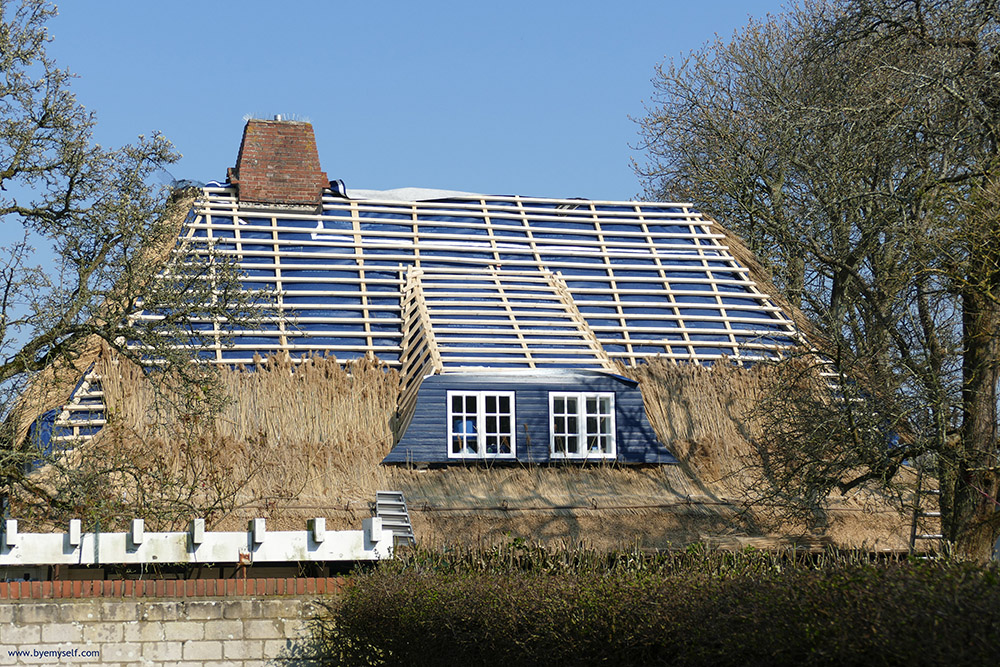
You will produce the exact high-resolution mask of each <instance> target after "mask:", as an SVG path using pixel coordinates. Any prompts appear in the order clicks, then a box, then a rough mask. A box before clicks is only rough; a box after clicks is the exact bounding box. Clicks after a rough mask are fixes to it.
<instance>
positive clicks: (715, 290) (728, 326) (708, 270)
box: [692, 220, 743, 366]
mask: <svg viewBox="0 0 1000 667" xmlns="http://www.w3.org/2000/svg"><path fill="white" fill-rule="evenodd" d="M692 224H694V221H693V220H692ZM702 228H703V229H704V230H706V231H708V230H709V229H710V228H711V222H707V223H706V224H705V225H704V226H703V227H702ZM695 243H696V244H698V246H699V247H702V246H704V245H709V246H713V247H714V249H716V250H718V249H719V247H720V245H721V244H719V243H718V242H716V241H714V240H708V241H704V240H703V239H700V238H695ZM719 254H720V255H721V254H722V252H721V250H719ZM727 263H728V264H735V262H732V261H727ZM702 264H703V265H704V266H705V275H706V276H708V285H709V287H710V288H711V291H712V295H713V296H714V297H715V305H716V306H717V307H718V309H719V315H721V317H722V323H723V327H724V328H725V330H726V332H727V333H726V337H727V338H728V339H729V342H730V345H731V346H732V350H733V354H732V356H733V358H734V359H735V360H736V363H738V364H739V365H740V366H742V365H743V361H742V360H741V359H740V358H739V354H740V350H739V348H738V347H737V346H736V336H735V335H734V334H733V326H732V323H731V322H730V320H729V316H728V314H727V312H726V308H725V305H724V304H723V302H722V296H721V294H720V293H719V286H718V285H716V284H715V274H714V273H713V272H712V266H711V264H709V263H708V258H707V257H705V256H704V254H703V255H702ZM720 343H721V341H720ZM720 347H721V345H720Z"/></svg>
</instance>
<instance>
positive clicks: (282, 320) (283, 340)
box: [271, 215, 288, 348]
mask: <svg viewBox="0 0 1000 667" xmlns="http://www.w3.org/2000/svg"><path fill="white" fill-rule="evenodd" d="M271 243H272V246H271V247H272V248H274V249H275V250H277V249H278V248H277V243H278V218H277V217H275V216H273V215H272V216H271ZM274 289H275V297H274V298H275V306H277V310H278V318H277V319H278V332H279V334H280V335H279V337H278V344H279V345H280V346H282V347H283V348H287V347H288V312H287V311H286V307H285V284H284V280H283V276H282V274H281V256H280V255H279V254H277V253H276V254H275V255H274Z"/></svg>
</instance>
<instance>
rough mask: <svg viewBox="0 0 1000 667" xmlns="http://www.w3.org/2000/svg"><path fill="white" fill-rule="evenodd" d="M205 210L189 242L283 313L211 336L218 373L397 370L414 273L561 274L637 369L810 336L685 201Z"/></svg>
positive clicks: (610, 346)
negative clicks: (224, 368) (340, 366)
mask: <svg viewBox="0 0 1000 667" xmlns="http://www.w3.org/2000/svg"><path fill="white" fill-rule="evenodd" d="M194 213H195V215H194V216H193V218H192V219H191V220H190V221H189V223H188V224H187V226H186V229H185V233H186V234H187V235H188V236H189V237H196V238H198V237H200V238H205V239H211V241H212V242H213V243H214V244H215V247H216V250H217V251H218V252H221V253H222V254H225V255H228V256H231V257H233V258H234V259H235V260H236V261H237V262H238V263H239V265H240V267H241V268H242V269H243V271H244V272H245V273H246V276H247V278H246V284H245V286H246V288H247V289H261V290H269V291H271V292H273V293H274V294H275V306H276V311H275V313H274V314H273V315H272V316H270V317H268V318H266V319H265V321H264V323H263V325H262V326H261V328H260V329H259V330H257V331H247V332H236V334H237V335H236V337H235V340H234V343H235V345H234V346H232V347H230V348H225V347H224V346H223V345H221V344H220V343H219V342H217V340H215V339H214V337H213V336H212V335H206V337H205V341H204V342H205V346H206V347H207V348H208V349H210V350H212V351H213V352H214V354H213V355H211V356H212V357H214V360H215V361H216V362H219V363H246V362H250V361H251V360H252V359H253V357H254V355H255V354H259V355H260V356H267V355H268V354H272V353H279V352H281V353H284V352H287V353H289V354H290V355H291V356H292V357H293V358H294V357H297V356H299V355H301V354H303V353H305V352H325V353H331V354H334V355H336V356H337V357H339V358H342V359H343V358H356V357H358V356H363V355H366V354H369V353H370V354H374V355H376V356H377V357H378V358H379V359H382V360H384V361H386V362H387V363H389V364H391V365H398V364H399V362H400V354H401V352H402V346H401V339H402V336H403V332H402V325H403V318H402V312H401V305H400V295H401V292H402V289H403V286H404V281H405V272H406V270H407V269H408V268H409V267H414V268H419V269H423V270H425V271H426V270H438V271H449V272H452V273H456V274H460V273H468V272H481V271H492V270H496V271H503V272H511V273H509V274H508V273H505V274H501V275H511V276H513V275H517V274H525V275H527V274H534V275H536V276H537V277H538V278H539V279H541V278H542V277H543V276H545V275H549V274H556V273H558V274H559V275H560V277H561V279H562V281H563V282H564V283H565V287H566V291H567V294H568V295H569V297H570V298H571V299H572V301H573V303H574V305H575V307H576V309H577V310H578V311H579V313H580V314H581V315H582V316H583V318H584V319H585V320H586V323H587V326H588V327H589V328H590V330H591V331H593V332H594V334H595V335H596V337H597V339H598V341H599V343H600V345H601V346H602V347H603V349H604V351H605V352H606V353H607V355H608V356H609V357H610V358H611V359H612V360H617V361H621V362H624V363H626V364H627V365H635V364H636V363H637V362H638V361H639V360H642V359H644V358H646V357H649V356H653V355H662V356H665V357H667V358H670V359H675V360H691V361H699V362H710V361H712V360H716V359H720V358H722V357H724V356H728V357H731V358H734V359H737V360H739V361H745V360H756V359H761V358H774V357H776V356H779V355H780V354H781V350H783V349H785V348H787V347H789V346H792V345H794V344H795V342H796V333H795V327H794V325H793V323H792V321H791V320H790V319H789V318H788V317H787V316H786V315H785V314H784V313H783V312H782V311H781V309H780V308H779V307H778V306H776V305H775V304H774V302H773V301H772V300H771V299H770V297H769V296H768V295H767V294H764V293H762V292H761V291H760V290H759V289H758V288H757V286H756V284H755V283H754V282H753V280H751V279H750V277H749V270H748V269H747V268H746V267H743V266H741V265H740V264H739V263H738V262H737V261H736V260H735V259H734V257H733V254H732V253H731V252H730V250H729V248H728V247H727V246H726V245H725V243H724V241H725V238H726V237H725V235H724V234H722V233H719V232H717V231H716V230H715V229H713V223H712V221H711V220H709V219H707V218H705V217H703V216H702V215H701V214H699V213H697V212H695V211H693V210H692V209H691V207H690V206H689V205H686V204H664V203H653V204H650V203H638V202H600V201H589V200H576V199H541V198H527V197H516V196H514V197H501V196H490V197H484V196H480V195H467V196H454V197H450V198H447V199H438V200H431V201H409V202H400V201H398V200H391V199H386V200H380V199H375V198H372V199H363V200H354V199H347V198H345V197H343V196H341V195H339V194H338V193H335V192H333V191H329V190H328V191H326V192H325V193H324V195H323V204H322V207H321V209H320V210H318V211H316V212H309V211H291V210H280V209H278V210H276V209H273V208H255V207H254V205H253V204H252V203H250V204H248V203H242V204H241V203H240V202H239V201H238V199H237V193H236V189H235V188H234V187H231V186H228V185H210V186H208V187H206V188H205V189H204V195H203V197H202V198H201V199H200V200H199V201H198V202H197V204H196V206H195V210H194ZM213 326H214V325H213ZM209 330H212V332H213V333H214V329H213V328H212V327H211V326H207V323H206V333H208V332H209Z"/></svg>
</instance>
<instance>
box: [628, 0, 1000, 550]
mask: <svg viewBox="0 0 1000 667" xmlns="http://www.w3.org/2000/svg"><path fill="white" fill-rule="evenodd" d="M998 49H1000V12H998V6H997V3H996V1H995V0H841V1H839V2H833V3H808V4H806V5H804V6H802V7H801V8H797V9H795V10H793V11H792V12H790V13H789V14H787V15H785V16H782V17H779V18H773V19H768V20H767V21H765V22H762V23H751V24H750V25H749V26H748V27H747V28H745V29H743V30H742V31H739V32H738V33H737V34H736V35H734V37H733V39H732V40H731V41H729V42H724V41H721V40H720V41H718V42H716V43H714V44H710V45H708V46H707V47H705V48H704V49H703V50H702V51H699V52H696V53H694V54H692V55H691V56H690V57H689V58H688V59H687V60H686V61H684V62H682V63H679V64H668V65H666V66H664V67H662V68H661V69H660V70H659V72H658V73H657V77H656V79H655V80H654V85H655V86H656V89H657V97H656V98H655V100H654V103H655V104H654V106H653V107H651V108H650V109H649V114H648V115H647V116H646V117H645V118H643V119H642V120H641V121H640V123H641V126H642V133H643V137H644V139H645V144H644V145H645V147H646V149H647V152H648V154H649V156H650V160H649V163H648V164H646V165H644V166H643V167H641V173H642V174H643V175H644V176H645V177H646V179H647V188H648V190H649V192H650V194H658V193H659V192H661V191H675V192H680V193H681V194H682V195H685V196H687V197H690V198H691V199H693V200H694V201H696V202H698V203H700V204H701V205H702V206H703V208H705V209H706V210H707V211H708V212H709V213H712V214H715V215H717V216H719V217H720V218H722V219H723V221H724V222H725V223H726V224H728V225H731V226H733V227H734V228H735V229H736V231H737V232H738V233H740V234H742V235H743V236H745V237H747V239H748V241H749V244H750V246H751V247H752V248H754V249H755V250H757V251H758V252H759V253H760V254H761V255H762V257H763V258H764V259H765V261H766V262H768V263H769V265H770V266H771V268H772V270H773V272H774V274H775V277H776V281H777V282H778V284H779V285H780V287H781V288H782V289H784V290H785V291H786V293H787V294H788V295H789V297H790V298H791V299H792V301H793V302H794V303H796V304H797V305H801V307H802V308H803V309H804V310H805V312H806V313H807V315H808V316H809V317H810V318H811V319H812V321H813V322H814V323H815V324H816V326H817V329H818V330H819V331H820V332H821V336H819V337H818V338H817V340H815V341H814V343H815V344H816V346H817V348H818V349H819V350H820V351H821V352H822V353H823V355H824V358H825V360H826V361H827V362H832V363H833V367H834V368H835V369H836V373H835V376H834V378H833V379H834V380H835V383H836V384H837V385H838V386H837V389H836V391H835V397H836V398H837V400H835V401H833V402H831V401H829V400H826V399H819V400H808V399H806V398H804V395H802V394H799V395H798V397H796V396H794V395H792V394H789V393H788V392H789V391H790V390H792V389H794V388H795V387H801V386H804V385H803V384H802V383H799V382H788V383H786V384H785V385H784V386H783V388H782V394H781V395H779V396H776V397H775V398H777V399H780V401H783V402H784V405H785V406H786V407H785V408H784V409H782V410H779V411H775V410H772V411H771V413H770V414H771V415H779V414H780V415H781V419H780V420H777V419H776V420H775V421H774V422H773V427H774V428H773V429H772V430H771V432H773V433H774V434H775V435H774V437H773V438H772V441H771V442H767V443H762V446H763V449H764V453H765V461H766V463H767V466H768V467H769V478H770V479H771V480H772V482H774V485H775V488H777V489H780V492H781V493H783V494H786V495H787V496H789V497H796V498H799V499H800V500H807V501H809V502H811V503H813V504H815V503H816V502H818V500H819V499H820V498H823V497H825V495H826V494H827V493H828V492H830V491H832V490H835V489H840V490H842V491H846V490H849V489H851V488H854V487H855V486H858V485H860V484H868V483H875V482H878V483H880V484H883V485H886V484H888V483H889V482H890V480H891V479H892V478H893V476H894V474H895V472H896V471H897V470H898V468H899V466H900V465H902V464H903V463H904V462H905V461H908V460H913V459H914V458H915V457H918V456H921V455H923V454H926V453H933V454H935V455H936V456H937V460H938V462H939V464H940V469H939V472H940V477H941V480H942V509H943V510H944V513H945V516H944V519H945V521H944V523H945V529H946V535H947V537H948V538H949V539H950V540H951V541H952V542H954V543H955V544H956V545H957V547H958V548H959V550H960V551H961V552H963V553H965V554H967V555H971V556H975V557H978V558H983V557H987V556H988V554H989V551H990V549H991V547H992V544H993V542H994V541H995V539H996V537H997V535H998V534H1000V520H998V517H1000V515H998V514H997V513H996V512H995V509H996V507H997V492H998V479H1000V477H998V469H997V413H996V402H997V383H998V380H1000V375H998V368H997V359H998V352H1000V349H998V348H997V346H998V345H1000V342H998V341H1000V339H998V329H997V324H998V308H997V304H998V302H997V296H998V294H1000V291H998V290H997V287H998V282H997V281H998V280H1000V272H998V251H1000V243H998V240H1000V239H998V232H1000V227H998V226H997V217H996V213H995V210H996V209H995V208H991V206H992V205H991V204H990V202H992V201H995V198H996V193H997V187H998V182H1000V160H998V157H1000V155H998V148H997V146H998V141H997V139H998V137H1000V94H998V92H997V91H998V90H1000V51H998ZM789 372H792V373H797V372H799V371H794V370H790V371H789ZM809 391H815V389H814V388H812V389H809ZM773 407H774V406H772V408H773ZM821 424H822V426H821ZM897 436H898V437H897Z"/></svg>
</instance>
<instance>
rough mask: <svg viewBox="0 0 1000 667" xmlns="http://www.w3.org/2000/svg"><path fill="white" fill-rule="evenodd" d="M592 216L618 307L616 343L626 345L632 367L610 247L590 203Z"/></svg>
mask: <svg viewBox="0 0 1000 667" xmlns="http://www.w3.org/2000/svg"><path fill="white" fill-rule="evenodd" d="M590 214H591V216H592V217H593V225H594V231H596V232H597V240H598V243H599V244H600V246H599V247H600V250H601V257H602V258H603V260H604V266H605V267H606V269H605V271H606V272H607V275H608V286H609V287H610V288H611V290H612V291H611V295H612V297H613V298H614V301H615V304H616V307H617V309H618V321H619V322H620V323H621V326H622V329H621V332H620V333H621V340H620V341H615V344H624V346H625V352H626V354H627V355H628V363H629V365H631V366H635V365H636V362H635V357H634V356H633V350H632V342H631V340H630V338H631V336H630V334H629V331H628V321H627V320H626V319H625V311H624V309H623V308H622V302H621V295H620V293H619V292H618V283H617V281H616V280H615V272H614V268H613V267H612V265H611V259H610V257H609V253H608V246H607V244H606V243H605V242H604V233H603V232H602V231H601V223H600V220H599V219H598V217H597V207H596V206H595V205H594V203H593V202H590ZM610 354H611V355H612V356H616V355H615V354H614V353H610Z"/></svg>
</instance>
